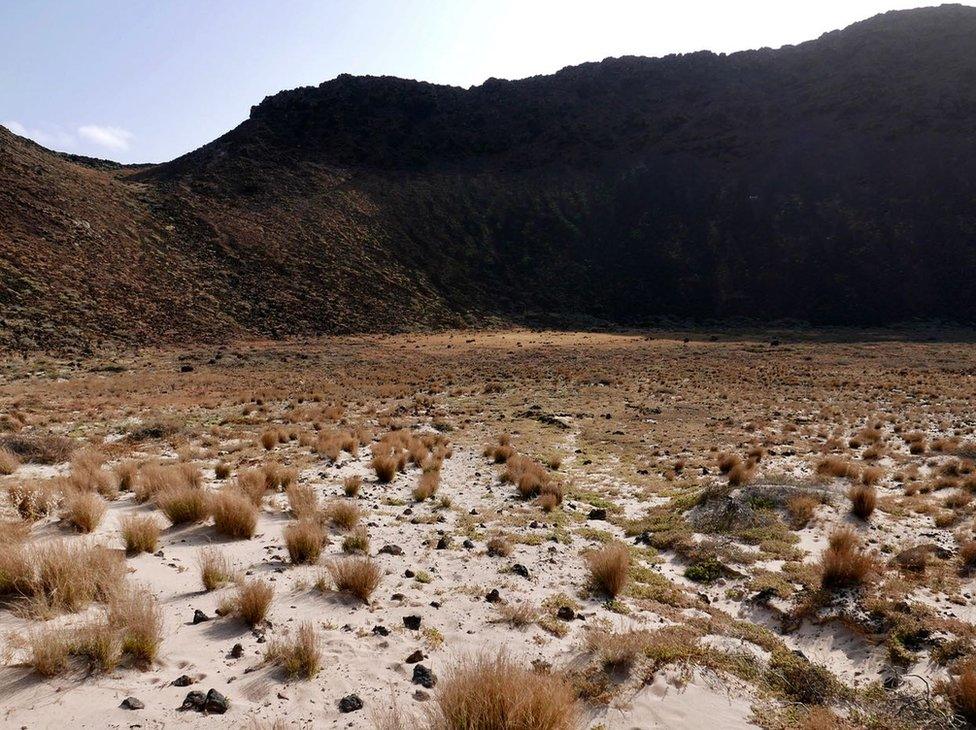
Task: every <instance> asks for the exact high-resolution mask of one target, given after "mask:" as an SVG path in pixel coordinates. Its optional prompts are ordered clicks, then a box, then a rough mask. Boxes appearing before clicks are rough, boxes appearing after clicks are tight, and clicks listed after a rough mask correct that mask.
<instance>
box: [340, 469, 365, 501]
mask: <svg viewBox="0 0 976 730" xmlns="http://www.w3.org/2000/svg"><path fill="white" fill-rule="evenodd" d="M362 485H363V478H362V477H361V476H359V475H358V474H354V475H353V476H348V477H346V478H345V479H343V480H342V491H343V492H344V493H345V495H346V496H347V497H356V496H358V495H359V489H360V487H362Z"/></svg>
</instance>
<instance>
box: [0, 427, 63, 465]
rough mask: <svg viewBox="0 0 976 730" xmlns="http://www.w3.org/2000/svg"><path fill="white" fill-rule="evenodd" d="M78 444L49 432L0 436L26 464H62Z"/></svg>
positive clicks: (3, 444) (2, 443) (2, 444)
mask: <svg viewBox="0 0 976 730" xmlns="http://www.w3.org/2000/svg"><path fill="white" fill-rule="evenodd" d="M77 446H78V444H77V442H76V441H75V440H74V439H69V438H65V437H63V436H53V435H50V434H11V435H9V436H3V437H0V448H3V449H6V450H7V451H9V452H10V453H12V454H13V455H14V456H16V457H17V458H18V459H20V460H21V461H22V462H24V463H27V464H63V463H64V462H66V461H67V460H68V459H69V458H70V457H71V454H72V452H73V451H74V450H75V449H76V448H77Z"/></svg>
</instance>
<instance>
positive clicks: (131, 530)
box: [119, 515, 160, 555]
mask: <svg viewBox="0 0 976 730" xmlns="http://www.w3.org/2000/svg"><path fill="white" fill-rule="evenodd" d="M119 529H120V531H121V533H122V540H123V541H124V542H125V550H126V552H127V553H129V554H131V555H137V554H139V553H154V552H156V547H157V546H158V545H159V532H160V530H159V522H157V520H156V518H155V517H154V516H153V515H125V516H124V517H123V518H122V519H120V520H119Z"/></svg>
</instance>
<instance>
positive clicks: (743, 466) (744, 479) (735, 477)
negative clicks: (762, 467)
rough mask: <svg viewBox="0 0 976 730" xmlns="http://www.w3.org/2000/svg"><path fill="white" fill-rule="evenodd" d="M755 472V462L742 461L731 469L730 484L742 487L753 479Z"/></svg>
mask: <svg viewBox="0 0 976 730" xmlns="http://www.w3.org/2000/svg"><path fill="white" fill-rule="evenodd" d="M754 474H755V463H754V462H752V461H740V462H739V463H738V464H736V465H735V466H733V467H732V468H731V469H730V470H729V484H731V485H732V486H733V487H741V486H744V485H746V484H748V483H749V482H750V481H752V477H753V475H754Z"/></svg>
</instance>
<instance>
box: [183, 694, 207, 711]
mask: <svg viewBox="0 0 976 730" xmlns="http://www.w3.org/2000/svg"><path fill="white" fill-rule="evenodd" d="M205 704H207V695H205V694H204V693H203V692H199V691H197V690H193V691H192V692H187V693H186V697H184V698H183V704H182V705H180V710H181V711H182V710H198V711H202V710H203V706H204V705H205Z"/></svg>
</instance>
